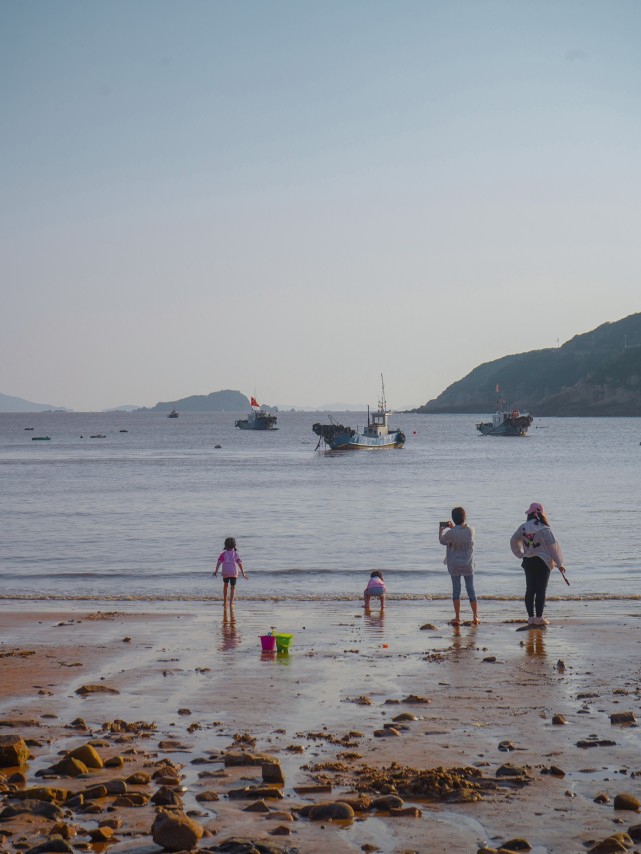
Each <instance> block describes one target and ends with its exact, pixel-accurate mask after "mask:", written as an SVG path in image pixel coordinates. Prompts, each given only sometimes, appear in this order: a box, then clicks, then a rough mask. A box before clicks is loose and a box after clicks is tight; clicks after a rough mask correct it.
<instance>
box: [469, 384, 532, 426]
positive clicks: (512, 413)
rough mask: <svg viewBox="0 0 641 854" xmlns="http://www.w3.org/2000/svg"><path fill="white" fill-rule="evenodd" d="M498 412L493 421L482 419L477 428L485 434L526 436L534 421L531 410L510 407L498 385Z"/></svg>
mask: <svg viewBox="0 0 641 854" xmlns="http://www.w3.org/2000/svg"><path fill="white" fill-rule="evenodd" d="M496 393H497V394H498V399H497V401H496V412H495V413H494V415H493V416H492V420H491V421H481V422H480V424H477V425H476V429H477V430H478V431H479V433H481V434H482V435H483V436H525V435H526V434H527V431H528V429H529V427H530V424H531V423H532V422H533V421H534V418H533V417H532V416H531V415H530V414H529V412H520V411H519V410H518V409H511V410H510V409H508V408H507V406H506V403H505V400H504V398H503V395H502V394H501V391H500V388H499V386H498V385H497V387H496Z"/></svg>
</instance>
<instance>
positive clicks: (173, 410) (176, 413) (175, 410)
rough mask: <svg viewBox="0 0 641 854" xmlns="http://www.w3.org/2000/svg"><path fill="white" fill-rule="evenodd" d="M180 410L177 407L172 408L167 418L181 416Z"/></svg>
mask: <svg viewBox="0 0 641 854" xmlns="http://www.w3.org/2000/svg"><path fill="white" fill-rule="evenodd" d="M179 417H180V412H178V410H177V409H172V410H171V412H170V413H169V415H168V416H167V418H179Z"/></svg>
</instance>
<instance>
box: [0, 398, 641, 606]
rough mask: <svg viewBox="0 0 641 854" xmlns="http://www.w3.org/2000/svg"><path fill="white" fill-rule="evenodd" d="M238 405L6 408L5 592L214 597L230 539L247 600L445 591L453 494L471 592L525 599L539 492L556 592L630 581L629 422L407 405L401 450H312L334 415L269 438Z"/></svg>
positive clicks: (283, 419)
mask: <svg viewBox="0 0 641 854" xmlns="http://www.w3.org/2000/svg"><path fill="white" fill-rule="evenodd" d="M237 417H238V415H234V414H233V413H216V414H189V413H186V414H182V415H181V416H180V418H178V419H168V418H167V417H166V416H165V415H162V414H152V413H131V414H125V413H108V414H105V413H90V414H81V413H77V414H76V413H43V414H35V415H27V414H8V415H7V414H0V522H1V525H2V529H1V530H2V549H1V550H0V579H1V582H2V585H1V589H0V596H2V597H4V598H7V597H29V598H35V597H46V598H58V597H60V598H66V599H73V598H83V597H96V598H116V599H118V598H132V599H138V598H141V599H156V600H158V599H159V600H163V599H195V598H196V599H201V598H210V597H219V596H220V595H221V592H222V590H221V588H222V583H221V581H220V578H218V579H213V578H212V577H211V571H212V568H213V565H214V564H215V561H216V557H217V556H218V554H219V553H220V551H221V550H222V545H223V540H224V538H225V537H226V536H235V537H236V539H237V542H238V548H239V552H240V554H241V556H242V558H243V561H244V564H245V568H246V571H247V572H248V574H249V576H250V578H249V581H244V580H243V579H240V580H239V587H238V594H239V598H258V599H264V598H270V597H277V598H294V599H296V598H300V599H319V598H320V599H322V598H328V599H329V598H352V597H353V598H354V599H356V598H357V597H359V596H360V595H361V593H362V590H363V587H364V586H365V583H366V580H367V576H368V574H369V572H370V571H371V570H372V569H374V568H379V569H383V570H384V572H385V575H386V580H387V582H388V588H389V590H390V594H391V596H392V597H395V596H400V597H411V598H413V597H421V596H426V595H427V596H446V595H447V594H448V592H449V591H450V582H449V576H448V574H447V571H446V569H445V567H444V566H443V563H442V561H443V556H444V549H443V547H442V546H440V544H439V543H438V537H437V532H438V522H439V520H441V519H443V520H444V519H447V518H448V517H449V512H450V510H451V508H452V507H453V506H456V505H458V504H462V505H463V506H464V507H466V509H467V511H468V518H469V522H470V524H472V525H473V526H474V527H475V528H476V533H477V540H476V543H477V544H476V587H477V592H478V593H479V594H480V595H481V596H498V597H503V596H506V597H513V596H516V597H520V596H521V595H522V590H523V578H522V570H521V568H520V565H519V562H518V561H517V560H516V559H515V558H514V557H513V556H512V554H511V552H510V548H509V539H510V536H511V534H512V533H513V531H514V530H515V529H516V527H517V525H518V524H519V523H520V522H521V521H523V519H524V518H525V516H524V511H525V509H526V507H527V506H528V505H529V503H530V502H531V501H541V502H542V503H543V504H544V505H545V507H546V509H547V511H548V515H549V518H550V521H551V524H552V528H553V530H554V532H555V534H556V536H557V538H558V539H559V541H560V542H561V544H562V546H563V549H564V551H565V555H566V566H567V568H568V577H569V578H570V580H571V582H572V586H571V587H570V588H567V587H566V586H565V585H564V584H563V583H562V580H561V578H560V575H559V573H555V575H553V577H552V581H551V587H550V593H551V594H552V595H562V596H566V595H570V596H577V597H597V596H615V597H626V596H634V597H637V596H639V594H641V586H640V584H639V580H640V574H639V570H640V568H641V526H640V525H639V504H640V499H641V486H640V484H641V478H640V469H641V445H640V444H639V442H640V440H641V420H639V419H633V418H631V419H625V418H618V419H574V418H568V419H553V418H549V419H536V420H535V422H534V424H533V426H532V427H531V428H530V435H528V436H527V437H526V438H524V439H507V438H496V437H494V438H493V437H483V436H481V435H480V434H478V433H477V431H476V430H475V423H476V421H478V420H479V419H480V418H481V416H478V417H476V416H470V415H456V416H445V415H443V416H418V415H403V414H399V415H397V416H393V418H392V419H391V425H392V426H397V425H398V426H400V427H401V429H402V430H403V431H404V432H405V434H406V436H407V444H406V445H405V447H404V448H403V449H402V450H391V451H384V452H347V453H345V452H323V451H318V450H315V447H316V441H317V437H316V436H315V435H314V434H313V433H312V429H311V428H312V424H313V423H314V421H316V420H325V416H319V415H318V414H314V413H311V414H310V413H287V412H281V413H280V414H279V419H278V423H279V427H280V429H279V430H278V431H275V432H265V433H258V432H256V433H255V432H247V431H240V430H237V429H235V428H234V419H235V418H237ZM338 417H339V419H340V420H341V421H342V422H343V423H346V424H350V425H351V426H353V427H356V426H357V425H362V424H363V421H364V419H365V416H364V415H362V414H355V413H350V414H340V415H339V416H338ZM483 417H487V413H484V414H483ZM26 427H33V428H34V429H33V431H29V430H26V429H25V428H26ZM123 431H126V432H123ZM93 434H104V435H105V436H106V438H104V439H92V438H90V436H91V435H93ZM40 435H47V436H50V437H51V441H49V442H36V441H32V437H33V436H40ZM215 445H220V446H221V447H220V448H216V447H215Z"/></svg>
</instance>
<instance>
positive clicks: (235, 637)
mask: <svg viewBox="0 0 641 854" xmlns="http://www.w3.org/2000/svg"><path fill="white" fill-rule="evenodd" d="M221 632H222V636H221V644H220V651H221V652H231V650H233V649H236V647H237V646H238V644H239V643H240V635H239V633H238V629H237V628H236V615H235V614H234V612H233V610H231V609H230V611H229V613H228V612H227V611H225V613H224V614H223V622H222V626H221Z"/></svg>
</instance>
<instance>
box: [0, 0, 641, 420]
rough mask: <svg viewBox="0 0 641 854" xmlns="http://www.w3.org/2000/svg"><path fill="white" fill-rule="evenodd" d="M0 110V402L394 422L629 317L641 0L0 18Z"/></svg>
mask: <svg viewBox="0 0 641 854" xmlns="http://www.w3.org/2000/svg"><path fill="white" fill-rule="evenodd" d="M0 99H1V102H0V103H1V116H2V131H1V133H0V154H1V156H0V180H1V184H0V186H1V188H2V198H3V201H2V205H1V206H0V217H1V232H0V240H1V245H0V277H1V279H0V280H1V282H2V299H1V313H0V318H1V320H0V324H1V325H0V330H1V333H2V334H1V335H0V366H1V367H0V392H3V393H5V394H11V395H18V396H21V397H26V398H28V399H29V400H35V401H38V402H46V403H52V404H56V405H64V406H69V407H73V408H75V409H102V408H106V407H111V406H117V405H121V404H138V405H153V404H154V403H155V402H156V401H158V400H172V399H176V398H179V397H184V396H186V395H189V394H205V393H208V392H210V391H215V390H218V389H220V388H234V389H240V390H241V391H243V392H244V393H246V394H250V393H253V392H254V391H255V393H256V396H257V397H258V399H259V400H260V401H261V402H262V401H265V402H267V403H272V404H299V405H315V404H321V403H324V402H330V401H347V402H354V403H356V402H363V403H367V402H370V403H375V402H376V399H377V396H378V391H379V382H380V380H379V374H380V373H381V372H383V373H384V374H385V383H386V388H387V397H388V402H389V403H390V404H391V405H392V406H394V407H405V406H417V405H419V404H421V403H424V402H425V401H426V400H428V399H430V398H432V397H434V396H436V395H437V394H438V393H439V392H440V391H442V389H443V388H444V387H445V386H447V385H448V384H450V383H451V382H453V381H455V380H456V379H459V378H460V377H461V376H463V375H464V374H466V373H468V372H469V371H470V370H471V369H472V368H474V367H475V366H476V365H477V364H479V363H481V362H484V361H489V360H492V359H495V358H498V357H500V356H503V355H506V354H508V353H516V352H522V351H524V350H531V349H538V348H543V347H550V346H556V343H557V340H560V341H561V342H563V341H565V340H567V339H568V338H570V337H572V335H574V334H576V333H579V332H585V331H588V330H589V329H591V328H593V327H594V326H597V325H599V324H600V323H602V322H604V321H607V320H617V319H619V318H621V317H624V316H625V315H627V314H631V313H633V312H636V311H639V310H641V287H640V266H641V264H640V262H641V259H640V251H641V240H640V237H639V234H640V231H639V229H640V223H641V3H640V2H638V0H591V1H590V0H576V2H574V0H572V2H570V1H569V0H550V2H545V0H530V2H527V1H526V0H523V1H522V2H521V1H520V0H502V1H501V2H497V0H439V2H432V0H421V2H414V1H413V0H388V1H387V2H380V0H362V2H361V0H358V2H357V1H356V0H344V2H335V1H334V0H323V2H316V0H314V2H312V0H296V1H295V2H294V0H228V1H227V2H216V0H175V2H166V0H109V2H107V0H92V2H87V0H77V2H76V0H73V2H72V0H0ZM507 393H508V394H509V390H507Z"/></svg>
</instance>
